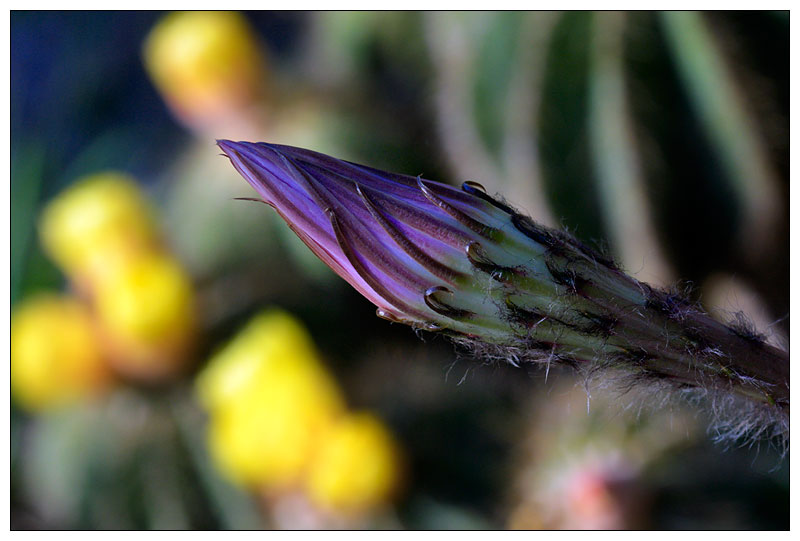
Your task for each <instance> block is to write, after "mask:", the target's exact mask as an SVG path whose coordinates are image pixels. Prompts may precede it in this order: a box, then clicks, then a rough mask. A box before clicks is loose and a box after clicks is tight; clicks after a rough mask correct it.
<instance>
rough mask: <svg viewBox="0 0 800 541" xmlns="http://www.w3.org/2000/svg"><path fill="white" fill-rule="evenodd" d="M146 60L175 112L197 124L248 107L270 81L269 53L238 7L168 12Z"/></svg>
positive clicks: (152, 37)
mask: <svg viewBox="0 0 800 541" xmlns="http://www.w3.org/2000/svg"><path fill="white" fill-rule="evenodd" d="M144 62H145V66H146V68H147V70H148V72H149V73H150V76H151V77H152V79H153V82H154V83H155V85H156V87H158V89H159V91H160V92H161V93H162V94H163V96H164V98H165V100H166V101H167V103H168V104H169V105H170V107H171V108H172V109H173V111H174V112H175V114H176V115H177V116H178V117H179V118H181V119H182V120H183V121H184V122H186V123H187V124H189V125H192V126H194V125H197V124H205V123H207V122H208V121H209V120H213V119H215V118H219V117H223V116H225V115H226V114H230V113H231V112H235V111H240V110H241V109H242V108H243V107H248V106H249V105H251V104H252V103H254V102H256V101H258V100H259V99H260V97H261V95H262V94H263V90H264V86H265V80H266V68H265V57H264V55H263V54H262V52H261V50H260V47H259V45H258V42H257V40H256V38H255V36H254V34H253V31H252V30H251V28H250V25H249V24H248V23H247V21H246V20H245V18H244V17H243V16H242V15H241V14H239V13H234V12H220V11H213V12H206V11H192V12H179V13H171V14H169V15H167V16H165V17H164V18H163V19H161V21H159V22H158V24H156V26H155V27H154V28H153V30H152V31H151V32H150V35H149V36H148V37H147V40H146V42H145V44H144Z"/></svg>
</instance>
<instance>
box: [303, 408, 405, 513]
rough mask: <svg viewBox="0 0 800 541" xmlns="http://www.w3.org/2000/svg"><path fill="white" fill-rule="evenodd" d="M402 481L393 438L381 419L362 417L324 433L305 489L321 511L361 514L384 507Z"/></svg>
mask: <svg viewBox="0 0 800 541" xmlns="http://www.w3.org/2000/svg"><path fill="white" fill-rule="evenodd" d="M399 480H400V464H399V454H398V451H397V448H396V445H395V443H394V441H393V439H392V437H391V435H390V434H389V432H388V431H387V430H386V428H385V427H384V426H383V424H382V423H381V422H380V421H379V420H378V419H377V418H375V417H374V416H372V415H370V414H368V413H358V414H353V415H350V416H348V417H345V418H343V419H341V420H340V421H339V422H338V423H337V424H336V425H334V426H333V427H332V428H331V430H330V431H329V432H327V433H326V434H325V437H324V438H323V439H322V441H321V442H320V443H319V448H318V451H317V454H316V456H315V459H314V461H313V463H312V465H311V468H310V471H309V474H308V478H307V485H306V488H307V491H308V494H309V497H310V498H311V500H312V501H314V502H315V503H316V504H317V505H319V506H320V507H322V508H325V509H329V510H332V511H338V512H343V513H357V512H362V511H365V510H367V509H369V508H371V507H375V506H377V505H380V504H382V503H385V502H386V501H387V500H388V499H389V498H390V497H391V495H392V493H393V492H394V491H395V489H396V488H397V487H398V484H399Z"/></svg>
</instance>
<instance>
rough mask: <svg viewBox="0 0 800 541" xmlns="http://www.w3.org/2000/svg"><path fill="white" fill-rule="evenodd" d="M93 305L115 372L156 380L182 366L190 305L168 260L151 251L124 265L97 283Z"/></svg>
mask: <svg viewBox="0 0 800 541" xmlns="http://www.w3.org/2000/svg"><path fill="white" fill-rule="evenodd" d="M94 301H95V307H96V311H97V317H98V320H99V323H100V327H101V328H102V331H103V333H104V336H105V338H106V340H107V344H108V345H109V347H110V348H111V349H113V351H114V354H113V356H112V357H113V360H114V362H115V367H116V368H118V369H119V370H120V371H121V372H123V373H125V374H126V375H129V376H133V377H137V378H138V377H141V378H145V379H150V378H156V379H158V378H161V377H164V376H167V375H171V374H173V373H174V372H176V371H177V370H178V369H179V368H181V367H182V362H183V360H184V358H185V357H186V355H185V354H186V349H187V348H188V347H189V344H190V342H191V340H192V338H193V336H194V330H195V324H196V314H195V301H194V293H193V290H192V284H191V281H190V278H189V276H188V275H187V274H186V272H185V271H184V270H183V268H182V267H181V265H180V264H179V263H178V262H177V261H176V260H175V259H174V258H173V257H171V256H169V255H167V254H163V253H158V252H154V253H150V254H145V255H142V256H141V257H139V258H137V259H135V260H132V261H129V262H128V263H127V264H126V265H124V266H123V267H120V268H119V269H117V270H116V272H114V273H113V274H111V275H109V276H106V277H105V278H104V279H103V280H101V281H100V282H99V283H98V284H97V287H96V289H95V297H94Z"/></svg>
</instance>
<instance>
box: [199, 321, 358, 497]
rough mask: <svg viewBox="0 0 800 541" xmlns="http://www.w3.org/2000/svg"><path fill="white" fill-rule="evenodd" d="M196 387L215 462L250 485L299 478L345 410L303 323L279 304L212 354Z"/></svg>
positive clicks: (284, 484) (277, 486) (282, 483)
mask: <svg viewBox="0 0 800 541" xmlns="http://www.w3.org/2000/svg"><path fill="white" fill-rule="evenodd" d="M197 393H198V396H199V398H200V401H201V402H202V403H203V404H204V405H205V406H206V408H208V409H209V412H210V416H211V419H210V427H209V445H210V448H211V453H212V456H213V458H214V459H215V461H216V463H217V465H218V467H219V468H220V470H221V471H222V472H223V474H225V475H226V476H227V477H228V478H229V479H230V480H232V481H233V482H235V483H237V484H239V485H242V486H248V487H251V488H255V487H258V488H265V489H270V488H272V489H280V488H285V487H287V486H290V485H293V484H297V483H299V482H300V479H301V476H302V474H303V473H304V471H305V468H306V467H307V464H308V462H309V460H310V458H311V456H312V454H313V452H314V449H315V448H316V446H317V444H318V440H319V436H320V434H322V433H323V432H324V431H325V430H326V429H327V427H328V426H330V425H331V424H332V423H333V422H334V420H335V419H336V418H337V417H338V416H340V415H341V414H342V413H343V411H344V403H343V399H342V397H341V394H340V392H339V389H338V387H337V386H336V383H335V382H334V380H333V379H332V378H331V376H330V375H329V374H328V372H327V371H326V370H325V367H324V366H323V365H322V363H321V362H320V361H319V359H318V357H317V354H316V353H315V351H314V347H313V344H312V343H311V340H310V338H309V337H308V334H307V332H306V330H305V329H304V328H303V327H302V325H301V324H300V323H299V322H297V321H296V320H295V319H294V318H292V317H291V316H290V315H288V314H286V313H284V312H280V311H270V312H265V313H262V314H260V315H258V316H256V318H254V319H253V320H252V321H251V323H250V324H249V325H248V326H247V327H246V328H245V329H244V330H243V331H242V332H241V333H240V334H239V335H238V336H236V337H235V338H234V339H233V341H232V342H231V343H230V344H228V345H227V346H226V347H225V348H224V349H223V350H222V351H220V352H219V353H218V354H217V355H215V356H214V358H213V359H212V360H211V362H210V363H209V366H208V367H207V368H206V369H205V370H204V371H203V373H202V374H201V375H200V376H199V378H198V381H197Z"/></svg>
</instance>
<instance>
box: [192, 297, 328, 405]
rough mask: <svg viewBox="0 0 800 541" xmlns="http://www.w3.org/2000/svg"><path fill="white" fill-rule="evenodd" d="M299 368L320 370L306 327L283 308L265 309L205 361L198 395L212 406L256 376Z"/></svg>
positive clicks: (260, 376)
mask: <svg viewBox="0 0 800 541" xmlns="http://www.w3.org/2000/svg"><path fill="white" fill-rule="evenodd" d="M301 369H303V370H306V371H310V372H317V373H324V368H323V367H322V366H321V365H320V363H319V361H318V360H317V353H316V350H315V348H314V344H313V343H312V341H311V337H310V336H309V334H308V331H306V329H305V328H304V327H303V325H302V324H301V323H300V322H299V321H297V319H295V318H294V317H292V316H291V315H289V314H287V313H286V312H283V311H280V310H270V311H265V312H262V313H260V314H259V315H257V316H256V317H254V318H253V319H252V320H251V321H250V322H249V323H248V324H247V326H246V327H245V328H244V329H243V330H242V331H240V332H239V333H238V334H237V335H236V337H235V338H234V339H233V340H232V341H231V342H230V343H229V344H228V345H226V346H225V347H224V348H223V349H222V350H220V351H219V352H218V353H217V354H216V355H215V356H214V357H213V359H212V360H211V361H210V362H209V364H208V367H207V368H206V369H205V370H204V371H203V372H202V373H201V374H200V376H199V377H198V380H197V393H198V397H199V399H200V401H201V402H202V403H203V405H204V406H205V407H206V408H207V409H209V410H213V409H215V408H217V407H219V406H220V405H222V404H224V403H225V402H227V401H228V400H230V399H231V398H233V397H235V396H236V395H237V394H239V392H240V391H242V390H243V389H245V388H246V387H247V386H248V385H252V384H253V382H255V381H257V380H259V379H261V380H268V379H270V378H271V377H273V376H274V375H275V374H276V373H280V372H284V371H287V370H289V371H291V372H297V371H299V370H301Z"/></svg>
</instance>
